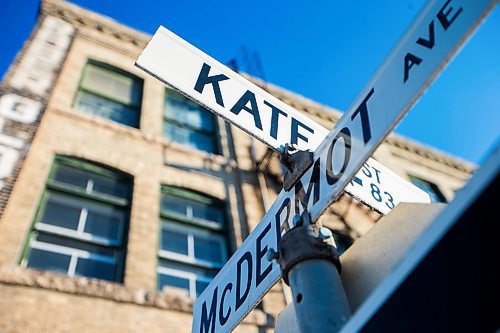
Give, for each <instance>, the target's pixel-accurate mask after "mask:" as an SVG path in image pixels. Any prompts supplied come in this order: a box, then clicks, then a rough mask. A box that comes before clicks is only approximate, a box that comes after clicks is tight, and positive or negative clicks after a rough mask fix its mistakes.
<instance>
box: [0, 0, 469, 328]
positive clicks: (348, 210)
mask: <svg viewBox="0 0 500 333" xmlns="http://www.w3.org/2000/svg"><path fill="white" fill-rule="evenodd" d="M149 38H150V36H148V35H145V34H143V33H140V32H138V31H135V30H133V29H130V28H128V27H126V26H123V25H121V24H119V23H117V22H115V21H112V20H110V19H109V18H105V17H103V16H101V15H99V14H96V13H93V12H90V11H88V10H85V9H82V8H80V7H78V6H75V5H73V4H71V3H69V2H66V1H62V0H44V1H42V3H41V7H40V14H39V18H38V21H37V24H36V27H35V28H34V30H33V32H32V34H31V37H30V38H29V40H28V41H27V42H26V43H25V46H24V47H23V49H22V50H21V51H20V52H19V54H18V56H17V58H16V60H15V61H14V63H13V64H12V66H11V67H10V69H9V71H8V73H7V74H6V76H5V77H4V78H3V81H2V83H1V85H0V129H1V130H2V132H1V135H0V187H1V194H0V332H51V333H56V332H69V331H71V332H103V333H104V332H141V331H144V332H146V331H147V332H164V331H166V330H167V331H170V332H188V331H190V328H191V311H192V304H193V300H194V299H195V298H196V296H197V295H198V294H199V293H200V292H201V291H202V290H203V288H204V287H205V286H206V285H207V283H208V282H209V281H210V280H211V278H212V277H213V276H214V275H215V274H216V272H217V270H218V269H219V268H220V267H222V265H223V264H224V262H225V261H226V260H227V258H228V257H229V256H230V255H231V253H233V252H234V251H235V250H236V249H237V248H238V246H239V245H240V244H241V243H242V241H243V240H244V239H245V237H246V236H247V235H248V234H249V232H251V230H252V229H253V228H254V227H255V226H256V225H257V224H258V223H259V221H260V219H261V217H262V216H263V215H264V212H265V210H266V207H269V205H270V204H271V203H272V201H273V200H274V198H275V197H276V195H277V193H278V192H279V190H280V187H281V181H282V179H281V177H282V176H281V171H280V168H279V164H278V161H277V157H276V156H275V155H274V154H273V153H272V152H271V151H268V150H267V148H266V147H265V146H264V145H262V144H260V143H258V142H255V141H254V140H253V139H251V138H250V137H249V136H248V135H247V134H245V133H243V132H242V131H241V130H239V129H237V128H235V127H233V126H230V125H228V124H227V123H225V122H224V121H222V120H221V119H218V118H216V117H215V116H213V115H212V114H211V113H209V112H207V111H206V110H203V109H202V108H200V107H199V106H197V105H195V104H193V103H192V102H190V101H188V100H186V99H185V98H184V97H182V96H180V95H178V94H177V93H175V92H173V91H171V90H169V89H166V88H165V86H164V85H163V84H161V83H160V82H159V81H157V80H156V79H154V78H152V77H150V76H148V75H146V74H144V73H143V72H141V71H139V70H138V69H136V68H135V67H134V66H133V63H134V61H135V59H136V58H137V56H138V55H139V54H140V52H141V51H142V50H143V48H144V47H145V45H146V43H147V42H148V40H149ZM255 82H256V83H257V84H258V85H261V86H262V87H263V88H265V89H266V90H268V91H269V92H270V93H272V94H273V95H275V96H276V97H278V98H280V99H281V100H283V101H284V102H286V103H288V104H290V105H292V106H293V107H295V108H296V109H298V110H301V111H302V112H304V114H306V115H307V116H309V117H311V118H313V119H314V120H316V121H317V122H319V123H321V124H322V125H324V126H325V127H327V128H331V127H332V126H333V124H334V123H335V122H336V121H337V120H338V119H339V117H340V113H339V112H338V111H337V110H333V109H330V108H328V107H325V106H323V105H319V104H317V103H315V102H313V101H311V100H308V99H306V98H304V97H301V96H298V95H296V94H294V93H292V92H289V91H286V90H284V89H281V88H279V87H275V86H272V85H270V84H263V83H262V82H259V81H257V80H255ZM174 115H175V116H174ZM374 157H375V158H376V159H377V160H379V161H380V162H382V163H383V164H384V165H386V166H387V167H389V168H390V169H392V170H393V171H394V172H396V173H397V174H399V175H400V176H402V177H404V178H406V179H408V180H411V181H413V182H414V183H415V184H417V185H418V186H420V187H422V188H424V189H426V190H427V191H429V192H430V193H431V196H432V197H433V199H434V200H435V201H444V202H446V201H448V200H450V199H451V198H452V197H453V195H454V192H455V191H456V190H458V189H460V188H461V187H462V185H463V184H464V182H465V181H466V180H467V179H468V177H469V176H470V174H471V173H472V171H473V166H472V165H469V164H467V163H465V162H462V161H458V160H456V159H454V158H452V157H449V156H446V155H445V154H443V153H440V152H437V151H435V150H433V149H430V148H428V147H423V146H421V145H419V144H417V143H414V142H411V141H409V140H407V139H404V138H401V137H399V136H397V135H391V136H389V137H388V139H387V140H386V141H385V142H384V143H383V144H382V145H381V146H380V147H379V149H378V150H377V151H376V153H375V154H374ZM379 217H380V216H379V214H378V213H376V212H374V211H372V210H371V209H370V208H368V207H366V206H364V205H363V204H361V203H359V202H356V201H355V200H354V199H352V198H350V197H349V196H347V195H343V196H342V197H341V198H340V199H339V200H338V201H337V202H336V203H334V204H333V205H332V206H331V207H330V208H329V209H328V211H327V212H326V213H325V215H324V217H322V219H323V223H324V224H325V225H326V226H328V227H330V228H331V229H333V230H334V231H335V234H336V237H337V242H338V244H339V246H340V247H341V248H345V247H347V246H349V244H350V243H351V242H352V241H353V240H355V239H356V238H358V237H360V236H361V235H363V234H364V233H366V232H367V231H368V230H369V229H370V228H371V226H373V224H374V223H376V221H377V220H378V218H379ZM288 299H289V293H288V291H287V290H286V287H284V285H283V284H281V283H278V284H277V285H276V286H275V287H273V289H272V290H271V291H270V292H269V293H268V294H267V295H266V296H265V298H264V299H263V301H262V303H261V304H260V305H259V306H258V308H257V309H256V310H254V311H253V312H252V313H251V314H250V315H249V316H248V317H247V318H246V319H245V320H244V322H243V324H241V325H240V326H239V327H238V329H237V331H239V332H268V331H269V332H271V331H272V330H273V329H272V328H273V326H274V321H275V319H276V316H277V314H278V313H279V311H281V310H282V309H283V307H284V306H285V305H286V302H287V300H288Z"/></svg>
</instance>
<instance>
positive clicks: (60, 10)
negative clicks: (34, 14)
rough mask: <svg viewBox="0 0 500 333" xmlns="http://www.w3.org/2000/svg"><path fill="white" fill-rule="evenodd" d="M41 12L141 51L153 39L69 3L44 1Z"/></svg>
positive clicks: (62, 0) (57, 0) (56, 0)
mask: <svg viewBox="0 0 500 333" xmlns="http://www.w3.org/2000/svg"><path fill="white" fill-rule="evenodd" d="M40 11H41V12H40V15H42V16H44V15H50V16H55V17H58V18H60V19H62V20H64V21H66V22H69V23H71V24H72V25H73V26H75V27H77V28H79V27H86V28H90V29H93V30H96V31H98V32H100V33H103V34H106V35H109V36H113V37H114V38H116V39H118V40H120V41H122V42H129V43H132V44H134V45H135V46H137V47H138V48H141V49H143V48H145V47H146V44H147V43H148V42H149V40H150V39H151V35H149V34H146V33H144V32H140V31H138V30H135V29H132V28H130V27H127V26H126V25H123V24H121V23H118V22H117V21H115V20H113V19H112V18H109V17H106V16H103V15H101V14H98V13H94V12H92V11H90V10H87V9H84V8H82V7H79V6H77V5H75V4H72V3H70V2H68V1H64V0H42V3H41V7H40Z"/></svg>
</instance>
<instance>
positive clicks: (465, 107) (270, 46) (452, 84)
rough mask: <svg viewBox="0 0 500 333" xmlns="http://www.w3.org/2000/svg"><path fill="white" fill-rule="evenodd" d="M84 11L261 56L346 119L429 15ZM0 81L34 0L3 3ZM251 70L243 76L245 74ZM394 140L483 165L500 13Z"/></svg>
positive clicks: (248, 8) (274, 5)
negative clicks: (419, 19) (417, 21)
mask: <svg viewBox="0 0 500 333" xmlns="http://www.w3.org/2000/svg"><path fill="white" fill-rule="evenodd" d="M72 2H74V3H76V4H78V5H80V6H82V7H85V8H88V9H91V10H94V11H97V12H99V13H102V14H104V15H107V16H110V17H112V18H114V19H115V20H117V21H119V22H122V23H124V24H126V25H129V26H131V27H134V28H136V29H139V30H142V31H144V32H147V33H151V34H152V33H154V31H155V30H156V28H157V27H158V26H159V25H164V26H166V27H167V28H168V29H170V30H172V31H173V32H175V33H176V34H178V35H180V36H181V37H183V38H184V39H186V40H187V41H189V42H191V43H192V44H194V45H196V46H197V47H199V48H200V49H202V50H203V51H205V52H206V53H208V54H210V55H211V56H213V57H214V58H216V59H218V60H219V61H221V62H223V63H225V62H227V61H229V60H230V59H231V58H234V57H238V58H239V60H242V52H241V47H242V46H244V47H246V48H247V49H248V50H249V51H251V52H255V51H256V52H258V53H259V55H260V58H261V61H262V65H263V68H264V72H265V78H266V79H267V81H269V82H272V83H274V84H277V85H279V86H282V87H284V88H286V89H289V90H292V91H294V92H297V93H299V94H301V95H304V96H306V97H309V98H311V99H314V100H316V101H318V102H320V103H323V104H326V105H329V106H332V107H335V108H337V109H340V110H345V109H346V108H347V107H348V106H349V105H350V103H351V102H352V101H353V100H354V98H355V97H356V96H357V94H358V93H359V91H360V90H361V88H362V87H363V86H364V84H365V83H366V82H367V80H368V79H369V78H370V77H371V75H372V74H373V73H374V71H375V70H376V69H377V67H378V66H379V65H380V64H381V63H382V61H383V59H384V58H385V56H386V55H387V54H388V53H389V51H390V50H391V48H392V46H394V44H395V43H396V41H397V40H398V39H399V37H400V36H401V35H402V34H403V32H404V31H405V30H406V28H407V27H408V25H409V24H410V22H411V21H412V19H413V18H414V17H415V16H416V15H417V13H418V11H419V10H420V8H421V7H422V6H423V4H424V1H422V0H413V1H412V0H399V1H395V0H392V1H390V0H377V1H373V0H363V1H351V2H348V1H340V0H335V1H333V0H330V1H326V0H325V1H316V2H311V1H307V2H306V1H295V0H293V1H286V2H285V1H265V0H253V1H234V0H232V1H228V0H219V1H206V0H205V1H194V0H193V1H164V0H152V1H132V0H121V1H102V0H74V1H72ZM0 8H1V9H0V31H2V32H3V34H2V49H1V52H0V76H3V75H4V73H5V71H6V69H7V68H8V66H9V65H10V63H11V62H12V60H13V59H14V56H15V54H16V52H17V51H18V50H19V49H20V47H21V46H22V43H23V41H24V40H25V39H26V38H27V37H28V35H29V33H30V31H31V29H32V27H33V25H34V23H35V19H36V17H37V12H38V8H39V1H37V0H23V1H20V0H2V5H1V7H0ZM243 69H245V68H243ZM396 132H398V133H399V134H402V135H404V136H406V137H409V138H412V139H415V140H417V141H419V142H421V143H424V144H426V145H429V146H433V147H435V148H437V149H439V150H442V151H446V152H448V153H450V154H452V155H455V156H457V157H459V158H462V159H465V160H468V161H472V162H474V163H477V164H480V163H481V161H482V160H484V158H485V157H486V156H485V154H487V152H488V151H490V150H491V149H492V146H493V145H494V144H496V143H498V141H499V140H498V138H499V133H500V8H499V6H497V8H496V9H495V10H494V11H493V13H492V14H491V15H490V16H489V18H488V19H487V21H486V22H485V23H484V25H483V26H482V27H481V28H480V30H479V31H478V33H477V34H476V35H475V36H474V37H473V39H472V40H471V41H470V42H469V43H468V44H467V45H466V47H465V48H464V49H463V51H462V52H461V53H460V54H459V55H458V56H457V57H456V58H455V60H454V61H453V62H452V63H451V65H450V66H449V67H448V68H447V69H446V70H445V72H444V73H443V75H441V77H439V79H438V80H437V81H436V83H435V84H433V85H432V86H431V88H430V89H429V90H428V92H427V93H426V94H425V95H424V96H423V97H422V98H421V100H420V101H419V102H418V103H417V105H416V106H415V107H414V108H413V109H412V110H411V111H410V113H409V115H408V116H407V117H406V118H405V119H404V120H403V121H402V123H401V124H400V125H399V126H398V127H397V129H396Z"/></svg>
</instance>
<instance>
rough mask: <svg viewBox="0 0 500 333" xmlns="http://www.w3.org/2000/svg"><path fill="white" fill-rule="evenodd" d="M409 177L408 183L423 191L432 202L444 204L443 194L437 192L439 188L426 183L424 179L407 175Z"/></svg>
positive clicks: (428, 182)
mask: <svg viewBox="0 0 500 333" xmlns="http://www.w3.org/2000/svg"><path fill="white" fill-rule="evenodd" d="M408 176H409V177H410V181H411V182H412V183H413V184H414V185H415V186H417V187H419V188H420V189H422V190H423V191H425V192H427V193H429V195H430V196H431V200H432V202H446V198H445V197H444V195H443V193H441V191H440V190H439V187H438V186H437V185H436V184H434V183H431V182H430V181H427V180H425V179H422V178H419V177H416V176H412V175H408Z"/></svg>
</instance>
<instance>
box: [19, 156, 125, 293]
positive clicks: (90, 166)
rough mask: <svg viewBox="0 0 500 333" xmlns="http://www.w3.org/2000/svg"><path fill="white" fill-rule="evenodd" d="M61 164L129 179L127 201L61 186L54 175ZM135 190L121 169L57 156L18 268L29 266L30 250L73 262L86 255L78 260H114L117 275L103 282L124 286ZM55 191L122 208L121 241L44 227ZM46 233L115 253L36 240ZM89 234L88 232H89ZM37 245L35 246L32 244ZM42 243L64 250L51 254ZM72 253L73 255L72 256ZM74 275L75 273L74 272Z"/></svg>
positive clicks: (102, 174)
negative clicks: (96, 251)
mask: <svg viewBox="0 0 500 333" xmlns="http://www.w3.org/2000/svg"><path fill="white" fill-rule="evenodd" d="M59 165H65V166H69V167H72V168H75V169H80V170H85V171H88V172H92V173H95V174H99V175H101V176H105V177H108V178H114V179H117V180H119V181H123V180H126V181H127V182H128V184H126V186H127V187H128V189H127V192H128V193H129V194H128V199H125V198H119V197H115V196H113V195H109V194H104V193H95V192H94V193H88V192H86V191H84V190H81V188H79V187H77V186H73V185H70V184H66V183H62V182H58V181H55V179H54V177H55V173H56V171H57V167H58V166H59ZM133 187H134V179H133V177H132V176H131V175H129V174H127V173H125V172H123V171H120V170H115V169H113V168H111V167H109V166H105V165H100V164H99V163H96V162H92V161H88V160H83V159H80V158H77V157H69V156H63V155H56V156H55V157H54V159H53V162H52V166H51V168H50V170H49V173H48V175H47V177H46V182H45V188H44V189H43V193H42V197H41V198H40V201H39V203H38V207H37V211H36V213H35V216H34V219H33V222H32V224H31V227H30V230H29V231H28V237H26V239H25V243H24V246H23V250H22V252H21V255H20V258H19V261H18V262H19V265H20V266H21V267H25V268H27V267H28V258H29V255H30V253H31V249H33V248H35V249H39V250H43V251H49V252H53V253H57V254H63V255H67V256H69V257H70V258H71V260H75V259H73V256H74V255H76V256H78V255H77V254H78V253H80V254H84V253H85V254H84V255H83V256H82V255H80V256H78V257H79V258H83V259H92V260H96V261H101V262H108V263H109V262H110V261H109V260H107V259H104V260H103V258H113V259H114V263H115V264H116V270H115V276H114V279H113V280H103V281H109V282H115V283H123V280H124V273H125V265H126V261H125V259H126V255H127V243H128V229H129V225H130V209H131V206H132V194H133ZM50 192H53V193H56V194H60V195H62V196H64V195H67V196H68V197H71V198H73V199H80V200H82V201H89V202H92V201H95V202H98V203H104V204H110V205H113V206H116V207H118V208H120V209H123V213H124V215H123V216H124V218H123V223H121V225H120V227H119V232H118V238H119V239H118V240H117V241H116V242H113V241H111V242H110V241H108V240H106V239H104V238H102V237H100V236H91V237H89V236H87V235H85V233H84V234H78V233H75V232H72V229H67V228H63V227H57V226H53V225H50V224H45V223H40V222H41V220H42V216H43V213H44V212H45V209H46V204H47V202H48V196H49V193H50ZM40 233H42V234H45V235H49V236H53V237H58V238H59V239H61V240H69V241H76V242H78V243H81V244H84V245H85V244H87V245H91V246H98V247H101V248H105V249H108V250H109V251H112V252H113V253H114V255H113V256H106V255H102V254H98V253H92V252H90V251H85V250H82V249H78V248H72V247H65V246H62V245H58V244H52V243H46V242H40V241H36V240H35V237H36V236H37V235H38V234H40ZM86 234H89V233H86ZM33 244H35V247H33V246H32V245H33ZM40 244H46V245H48V248H52V249H56V248H59V249H62V248H64V250H63V251H62V252H61V251H51V250H47V249H44V248H43V247H45V248H47V246H45V245H41V247H42V248H41V247H40ZM69 253H71V254H69ZM77 263H78V260H76V263H75V264H74V266H75V267H74V268H75V270H76V264H77ZM73 274H74V273H73ZM67 275H68V276H75V274H74V275H70V274H69V268H68V272H67ZM88 278H95V279H99V278H97V277H92V276H88Z"/></svg>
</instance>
